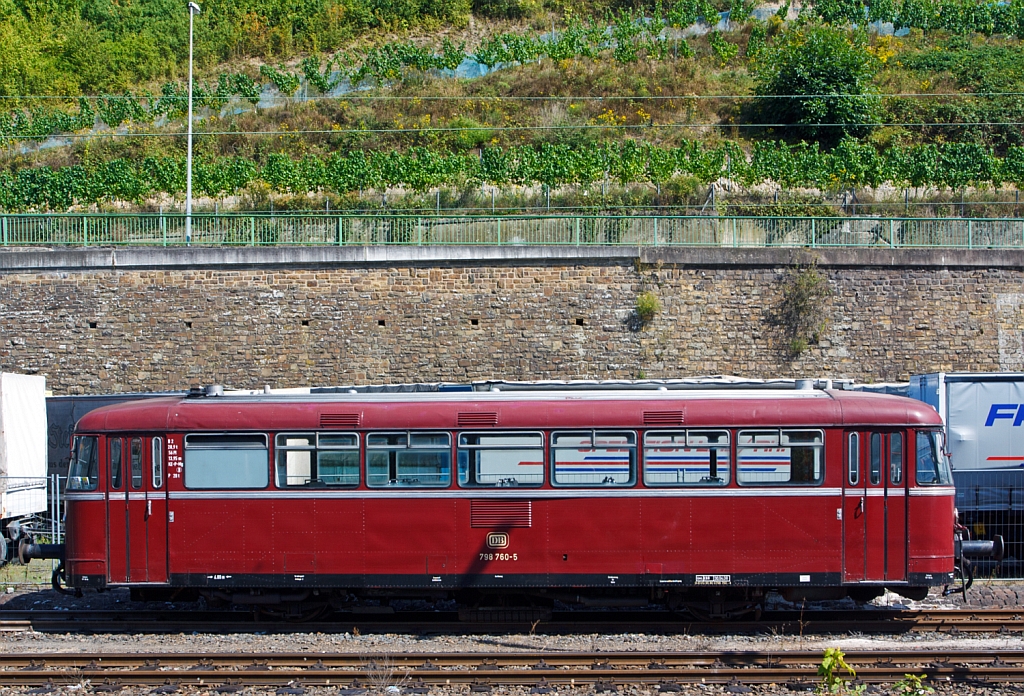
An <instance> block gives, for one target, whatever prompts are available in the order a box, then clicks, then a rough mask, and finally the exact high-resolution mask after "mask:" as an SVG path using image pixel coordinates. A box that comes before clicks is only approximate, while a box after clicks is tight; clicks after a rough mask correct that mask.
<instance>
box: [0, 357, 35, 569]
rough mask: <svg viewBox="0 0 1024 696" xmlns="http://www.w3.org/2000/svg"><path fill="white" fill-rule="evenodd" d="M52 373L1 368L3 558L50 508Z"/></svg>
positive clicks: (0, 527) (0, 538)
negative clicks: (48, 413)
mask: <svg viewBox="0 0 1024 696" xmlns="http://www.w3.org/2000/svg"><path fill="white" fill-rule="evenodd" d="M46 437H47V435H46V378H45V377H36V376H32V375H16V374H11V373H8V372H2V373H0V564H3V563H5V562H6V561H7V560H9V559H10V558H11V557H12V551H13V552H14V553H13V555H17V552H16V548H17V542H18V537H19V536H21V534H22V530H23V529H24V526H25V522H26V521H28V520H31V519H32V518H33V516H35V515H38V514H40V513H44V512H46V505H47V493H46Z"/></svg>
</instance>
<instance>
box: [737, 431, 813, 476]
mask: <svg viewBox="0 0 1024 696" xmlns="http://www.w3.org/2000/svg"><path fill="white" fill-rule="evenodd" d="M736 445H737V446H736V480H737V481H738V482H739V483H741V484H776V485H783V484H784V485H801V486H805V485H817V484H820V483H821V482H822V481H823V480H824V478H825V464H824V450H825V448H824V436H823V435H822V432H821V431H820V430H741V431H740V432H739V435H738V438H737V443H736Z"/></svg>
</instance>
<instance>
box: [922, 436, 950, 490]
mask: <svg viewBox="0 0 1024 696" xmlns="http://www.w3.org/2000/svg"><path fill="white" fill-rule="evenodd" d="M941 437H942V435H941V433H939V432H936V431H934V430H927V431H919V432H918V433H917V443H916V444H917V456H916V459H917V466H916V467H915V468H916V471H917V474H916V475H917V483H918V485H921V486H948V485H950V484H951V483H952V482H953V474H952V473H951V472H950V470H949V460H948V459H946V456H945V455H944V454H943V453H942V447H941V445H940V438H941Z"/></svg>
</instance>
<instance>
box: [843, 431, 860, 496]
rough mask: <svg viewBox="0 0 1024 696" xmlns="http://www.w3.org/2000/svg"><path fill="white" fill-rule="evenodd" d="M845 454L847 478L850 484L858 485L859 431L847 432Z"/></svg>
mask: <svg viewBox="0 0 1024 696" xmlns="http://www.w3.org/2000/svg"><path fill="white" fill-rule="evenodd" d="M846 456H847V480H848V481H849V482H850V485H851V486H857V485H860V433H848V442H847V449H846Z"/></svg>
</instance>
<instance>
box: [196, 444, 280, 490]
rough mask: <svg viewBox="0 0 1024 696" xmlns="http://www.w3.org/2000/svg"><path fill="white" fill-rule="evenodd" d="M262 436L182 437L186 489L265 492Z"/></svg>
mask: <svg viewBox="0 0 1024 696" xmlns="http://www.w3.org/2000/svg"><path fill="white" fill-rule="evenodd" d="M269 480H270V455H269V450H268V448H267V436H266V435H249V434H239V435H230V434H224V435H186V436H185V487H186V488H200V489H202V488H266V487H267V484H268V483H269Z"/></svg>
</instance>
